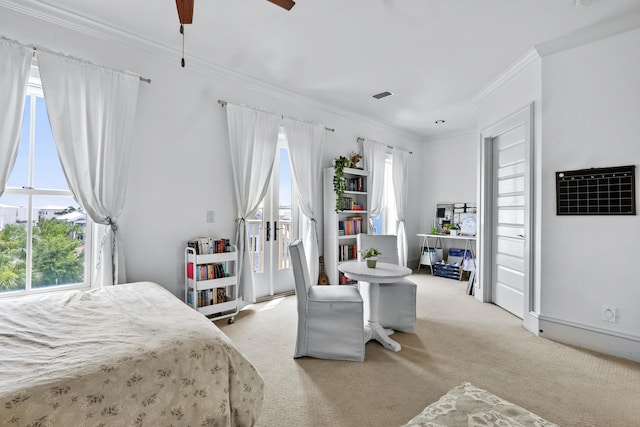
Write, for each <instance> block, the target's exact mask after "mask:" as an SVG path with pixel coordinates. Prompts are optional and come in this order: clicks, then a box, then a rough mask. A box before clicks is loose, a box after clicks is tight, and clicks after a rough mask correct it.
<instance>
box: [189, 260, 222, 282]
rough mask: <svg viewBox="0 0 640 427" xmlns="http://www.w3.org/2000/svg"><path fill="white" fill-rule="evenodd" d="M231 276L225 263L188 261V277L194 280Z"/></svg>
mask: <svg viewBox="0 0 640 427" xmlns="http://www.w3.org/2000/svg"><path fill="white" fill-rule="evenodd" d="M223 277H229V273H228V272H227V267H226V266H225V264H224V263H221V262H215V263H211V264H194V263H192V262H188V263H187V278H188V279H192V280H212V279H220V278H223Z"/></svg>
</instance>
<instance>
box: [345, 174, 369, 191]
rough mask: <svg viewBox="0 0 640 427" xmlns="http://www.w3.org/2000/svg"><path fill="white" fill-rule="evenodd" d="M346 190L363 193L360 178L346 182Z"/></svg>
mask: <svg viewBox="0 0 640 427" xmlns="http://www.w3.org/2000/svg"><path fill="white" fill-rule="evenodd" d="M347 189H348V190H349V191H365V190H364V185H363V180H362V177H361V176H359V177H357V178H350V179H348V180H347Z"/></svg>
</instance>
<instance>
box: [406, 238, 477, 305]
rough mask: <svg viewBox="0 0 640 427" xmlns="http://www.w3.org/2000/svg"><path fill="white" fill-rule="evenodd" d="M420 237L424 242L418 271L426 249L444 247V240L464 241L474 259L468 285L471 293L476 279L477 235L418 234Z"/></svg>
mask: <svg viewBox="0 0 640 427" xmlns="http://www.w3.org/2000/svg"><path fill="white" fill-rule="evenodd" d="M417 236H418V237H420V238H422V244H421V245H420V256H419V257H418V273H419V272H420V267H421V266H422V264H421V262H420V260H421V259H422V255H423V254H424V250H425V249H426V250H427V252H429V250H430V249H436V248H438V247H440V248H442V240H443V239H446V240H461V241H464V251H465V253H466V252H467V251H468V252H469V253H470V254H471V259H472V260H473V266H474V271H472V272H471V274H470V275H469V286H468V287H467V293H468V294H469V295H471V292H472V287H473V281H474V279H475V269H476V267H477V265H476V261H475V259H476V254H475V249H474V245H473V242H475V241H476V240H477V239H476V236H470V235H466V234H463V235H460V234H458V235H456V236H452V235H450V234H420V233H419V234H417ZM429 239H431V240H432V242H433V245H432V244H430V242H429ZM431 274H433V266H431Z"/></svg>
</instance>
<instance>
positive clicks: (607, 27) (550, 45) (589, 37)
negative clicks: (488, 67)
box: [471, 10, 640, 105]
mask: <svg viewBox="0 0 640 427" xmlns="http://www.w3.org/2000/svg"><path fill="white" fill-rule="evenodd" d="M638 28H640V10H632V11H630V12H629V13H626V14H624V15H622V16H617V17H614V18H609V19H606V20H604V21H601V22H599V23H597V24H594V25H590V26H587V27H584V28H581V29H579V30H577V31H574V32H572V33H569V34H566V35H564V36H561V37H558V38H555V39H553V40H549V41H547V42H544V43H539V44H537V45H535V46H534V47H533V48H531V49H530V50H529V51H527V52H526V53H525V54H524V55H523V56H522V57H520V58H519V59H518V60H517V61H515V62H514V63H513V64H512V65H511V66H510V67H508V68H507V69H506V70H505V71H503V72H502V73H500V74H499V75H498V77H496V78H495V79H494V80H493V81H492V82H490V83H489V84H488V85H487V86H485V87H484V88H483V89H482V90H481V91H480V92H479V93H478V94H477V95H476V96H474V97H473V98H472V100H471V101H472V102H473V103H474V104H476V105H477V104H478V103H479V102H480V101H482V100H483V99H484V98H486V97H487V96H489V95H490V94H492V93H493V92H494V91H496V90H497V89H498V88H499V87H501V86H502V85H504V84H505V83H506V82H507V81H508V80H510V79H511V78H513V77H514V76H515V75H517V74H518V73H520V72H521V71H522V70H523V69H524V68H525V67H526V66H527V65H529V64H530V63H531V62H533V61H535V60H537V59H538V58H543V57H546V56H549V55H553V54H554V53H558V52H563V51H566V50H569V49H573V48H576V47H579V46H583V45H585V44H589V43H593V42H595V41H598V40H602V39H605V38H608V37H612V36H615V35H618V34H622V33H626V32H629V31H633V30H636V29H638Z"/></svg>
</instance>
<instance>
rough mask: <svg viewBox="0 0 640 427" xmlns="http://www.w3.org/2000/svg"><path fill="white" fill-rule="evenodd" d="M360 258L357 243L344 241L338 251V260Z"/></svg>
mask: <svg viewBox="0 0 640 427" xmlns="http://www.w3.org/2000/svg"><path fill="white" fill-rule="evenodd" d="M357 258H358V248H357V245H355V244H350V243H344V244H341V245H340V250H339V251H338V261H340V262H342V261H351V260H354V259H357Z"/></svg>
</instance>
